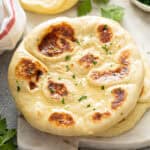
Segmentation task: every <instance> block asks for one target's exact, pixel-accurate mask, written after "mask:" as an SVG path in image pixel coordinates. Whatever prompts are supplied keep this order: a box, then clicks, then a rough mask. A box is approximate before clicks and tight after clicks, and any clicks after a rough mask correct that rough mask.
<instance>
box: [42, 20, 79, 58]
mask: <svg viewBox="0 0 150 150" xmlns="http://www.w3.org/2000/svg"><path fill="white" fill-rule="evenodd" d="M49 30H50V32H49V33H48V34H46V35H45V36H44V37H43V39H42V40H41V42H40V44H39V51H40V52H41V53H42V54H44V55H46V56H49V57H54V56H58V55H60V54H62V53H64V52H65V51H67V52H71V51H73V49H72V46H71V43H72V42H75V41H76V39H75V35H74V29H73V28H72V27H71V25H69V24H67V23H65V22H63V23H61V24H58V25H53V26H51V27H50V28H49Z"/></svg>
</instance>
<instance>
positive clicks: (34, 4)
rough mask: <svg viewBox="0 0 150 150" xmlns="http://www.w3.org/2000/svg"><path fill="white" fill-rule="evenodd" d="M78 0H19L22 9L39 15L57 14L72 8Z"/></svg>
mask: <svg viewBox="0 0 150 150" xmlns="http://www.w3.org/2000/svg"><path fill="white" fill-rule="evenodd" d="M77 2H78V0H20V3H21V4H22V6H23V8H24V9H25V10H29V11H32V12H36V13H41V14H57V13H60V12H63V11H65V10H67V9H69V8H71V7H72V6H74V5H75V4H76V3H77Z"/></svg>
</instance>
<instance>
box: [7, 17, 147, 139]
mask: <svg viewBox="0 0 150 150" xmlns="http://www.w3.org/2000/svg"><path fill="white" fill-rule="evenodd" d="M8 79H9V85H10V89H11V92H12V94H13V97H14V99H15V102H16V104H17V107H18V109H19V110H20V111H21V113H22V114H23V115H24V117H25V118H26V120H27V121H28V122H29V123H30V124H31V125H32V126H33V127H35V128H37V129H39V130H41V131H44V132H48V133H52V134H57V135H65V136H82V135H84V136H87V135H93V136H94V135H96V134H97V133H98V132H99V133H100V132H102V131H104V130H107V129H109V128H110V127H112V126H113V125H115V124H117V123H118V122H119V121H121V120H122V119H123V118H125V117H126V116H127V115H128V114H129V113H130V112H131V111H132V110H133V109H134V107H135V105H136V103H137V100H138V97H139V95H140V91H141V87H142V86H143V79H144V70H143V63H142V60H141V58H140V54H139V51H138V50H137V48H136V46H135V43H134V42H133V40H132V38H131V37H130V35H129V34H128V33H127V32H126V31H125V30H124V29H123V28H122V27H121V26H120V25H119V24H118V23H116V22H114V21H112V20H108V19H104V18H100V17H94V16H86V17H81V18H73V19H71V18H57V19H55V20H50V21H47V22H45V23H43V24H41V25H39V26H38V27H37V28H35V29H34V30H33V31H32V32H31V33H30V34H29V35H28V36H27V37H26V38H25V39H24V40H23V42H22V43H21V45H20V46H19V48H18V49H17V50H16V52H15V54H14V56H13V58H12V60H11V63H10V66H9V73H8Z"/></svg>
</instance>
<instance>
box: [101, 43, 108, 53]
mask: <svg viewBox="0 0 150 150" xmlns="http://www.w3.org/2000/svg"><path fill="white" fill-rule="evenodd" d="M102 49H103V50H105V52H106V53H108V51H109V48H108V45H106V44H105V45H103V46H102Z"/></svg>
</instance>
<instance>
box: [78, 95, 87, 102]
mask: <svg viewBox="0 0 150 150" xmlns="http://www.w3.org/2000/svg"><path fill="white" fill-rule="evenodd" d="M85 99H87V96H81V97H80V98H79V99H78V101H79V102H81V101H82V100H85Z"/></svg>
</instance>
